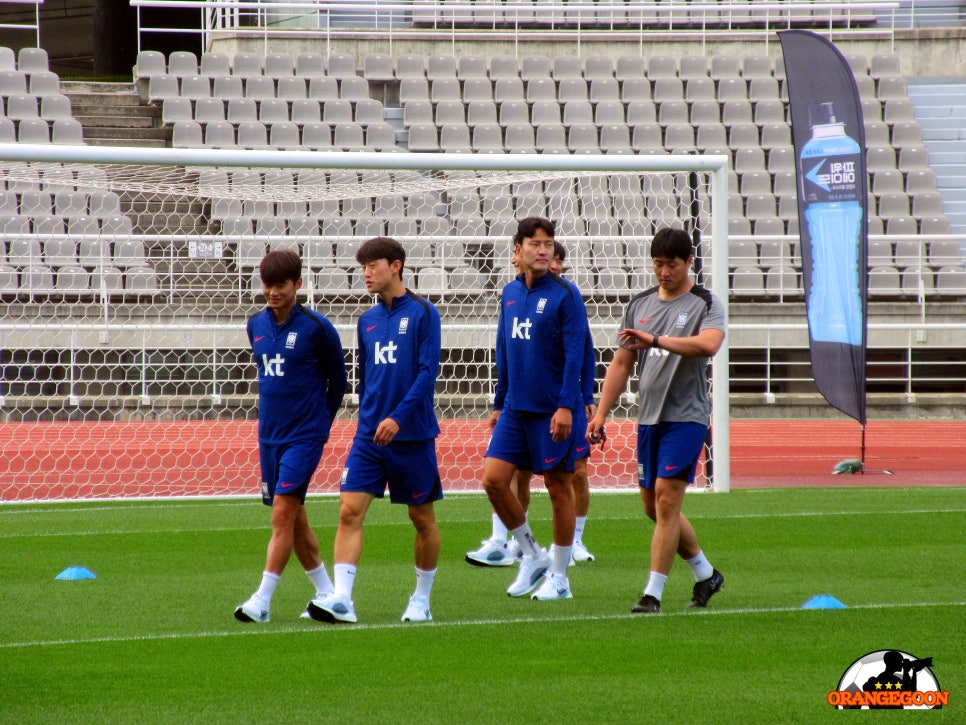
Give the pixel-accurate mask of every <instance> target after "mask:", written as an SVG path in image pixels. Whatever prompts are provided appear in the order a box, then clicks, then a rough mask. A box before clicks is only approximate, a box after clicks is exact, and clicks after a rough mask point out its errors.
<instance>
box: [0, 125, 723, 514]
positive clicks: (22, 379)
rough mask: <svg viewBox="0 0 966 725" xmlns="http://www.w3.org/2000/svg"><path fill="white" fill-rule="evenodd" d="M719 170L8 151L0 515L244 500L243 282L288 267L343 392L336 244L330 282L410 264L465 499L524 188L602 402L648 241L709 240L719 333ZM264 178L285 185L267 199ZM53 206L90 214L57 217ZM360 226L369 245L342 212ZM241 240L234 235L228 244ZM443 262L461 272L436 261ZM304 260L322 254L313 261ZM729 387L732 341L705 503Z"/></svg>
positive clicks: (622, 482) (357, 294) (506, 159)
mask: <svg viewBox="0 0 966 725" xmlns="http://www.w3.org/2000/svg"><path fill="white" fill-rule="evenodd" d="M729 163H730V160H729V159H728V157H727V156H723V155H709V156H694V155H599V154H597V155H590V154H588V155H580V154H482V153H481V154H432V153H415V152H409V153H377V152H311V151H278V150H258V149H256V150H221V149H180V148H164V149H153V148H129V147H93V146H57V145H30V144H3V145H0V181H2V186H3V188H4V189H5V190H6V191H5V193H6V194H7V196H8V198H10V199H11V202H10V203H16V204H17V205H18V206H17V212H18V213H15V214H11V215H7V216H4V217H3V219H2V221H0V231H2V232H3V235H4V237H3V244H2V250H3V252H4V254H5V255H6V259H5V260H0V272H3V273H9V275H11V276H10V280H11V281H9V282H8V283H6V286H2V284H0V295H3V296H4V298H5V299H6V300H7V302H8V304H5V312H4V314H3V316H2V317H0V373H2V375H0V421H2V423H3V425H2V426H0V427H2V428H3V429H5V431H6V436H7V439H8V440H7V442H6V443H5V447H6V449H7V451H8V452H9V453H10V455H7V454H5V456H4V458H5V463H4V464H3V465H2V466H0V502H3V501H15V500H53V499H63V498H104V497H141V496H191V495H238V494H242V493H247V494H252V493H253V492H256V491H257V483H256V477H257V460H256V459H255V457H254V450H255V445H254V427H253V421H254V419H255V418H256V416H257V410H256V406H255V402H256V399H257V398H256V394H257V391H256V389H255V385H254V380H253V378H254V375H253V372H252V370H253V367H252V366H251V364H250V359H248V358H247V357H246V352H247V348H246V341H245V339H244V321H245V317H246V316H247V315H248V314H251V313H252V312H254V311H255V310H256V309H257V308H258V305H259V302H258V299H257V291H258V290H257V286H253V271H254V269H255V267H256V265H257V259H258V258H259V255H260V254H261V253H262V252H263V251H264V250H265V249H268V248H276V247H278V246H286V247H289V248H296V249H298V250H299V251H300V253H301V254H302V257H303V261H304V263H305V265H306V277H307V279H306V285H305V290H306V293H307V302H308V303H309V304H310V305H313V306H315V307H317V309H319V310H320V311H321V312H323V313H324V314H327V315H328V316H330V319H333V322H334V323H335V324H336V327H337V329H338V330H339V331H340V335H341V336H342V341H343V345H344V347H345V349H346V353H347V362H348V363H349V364H350V387H351V386H352V384H353V379H352V376H353V372H352V364H353V361H354V348H355V341H354V334H355V328H354V319H353V318H354V317H355V316H357V314H358V312H359V311H361V310H362V309H364V308H365V307H367V306H368V305H369V304H371V298H369V297H367V296H365V294H364V289H362V288H360V287H358V286H356V287H353V286H352V276H351V275H352V272H351V271H348V272H347V271H346V270H345V269H344V268H338V265H339V263H340V258H339V254H340V250H342V245H348V247H347V249H348V252H347V253H348V255H349V256H348V257H343V258H342V261H343V262H345V260H346V259H349V260H350V263H351V264H352V265H354V261H352V260H351V250H352V247H351V244H352V243H353V242H351V239H352V238H353V237H355V239H356V241H355V242H354V243H355V244H358V242H359V241H361V240H362V239H364V238H366V237H367V236H376V234H373V233H369V232H370V231H371V229H372V228H377V229H379V230H382V232H383V233H387V234H389V235H390V236H397V237H398V238H400V239H401V241H403V243H404V244H405V245H406V246H407V250H409V251H408V252H407V253H408V254H409V255H412V259H410V258H407V265H406V266H407V270H408V271H407V273H408V274H411V275H413V276H412V277H410V278H409V280H410V281H408V282H407V284H408V285H409V286H414V288H415V289H416V291H418V292H421V293H424V294H427V295H428V296H429V297H430V298H431V299H433V300H434V302H437V304H438V306H440V307H441V311H442V313H443V314H442V316H443V337H444V341H443V346H444V358H445V360H444V361H442V364H441V372H440V382H439V384H438V386H437V398H438V400H437V408H438V411H439V414H440V418H441V423H443V424H444V425H443V433H442V435H441V438H440V446H439V447H440V455H441V457H446V459H447V461H446V462H445V464H444V463H441V470H442V471H443V472H444V484H445V485H446V486H447V490H450V491H476V490H479V470H480V466H481V459H480V453H481V450H482V448H483V446H484V444H485V437H486V432H485V430H483V429H484V428H485V423H484V421H485V419H486V417H487V415H488V414H487V411H486V406H487V404H488V403H489V402H491V400H492V398H491V395H492V379H493V370H492V356H491V350H490V348H492V342H493V333H494V331H495V326H496V304H495V302H496V301H497V299H498V294H499V289H500V287H502V284H503V283H504V282H505V281H508V280H509V276H507V275H508V274H509V254H510V236H511V234H512V232H510V233H508V230H509V229H510V228H511V227H512V226H513V221H514V219H515V214H519V216H524V215H527V214H526V213H525V212H524V209H525V208H526V209H531V208H532V207H529V206H526V204H525V203H524V198H527V199H529V196H528V192H529V191H530V190H532V189H534V188H536V189H538V193H537V195H536V196H538V197H539V198H540V199H541V200H542V201H543V203H544V204H545V206H538V207H536V208H538V209H541V210H542V209H546V212H545V215H546V216H549V217H550V218H551V219H554V221H555V222H557V223H558V240H559V241H561V242H563V244H564V246H565V247H566V248H567V249H568V267H567V268H566V270H565V276H570V277H571V278H572V279H573V280H574V281H575V282H576V283H577V285H578V287H580V289H581V292H582V293H583V295H584V297H585V300H586V302H587V307H588V315H589V317H590V321H591V330H592V332H593V333H594V338H595V346H596V348H597V352H598V361H599V362H598V387H599V382H600V378H601V376H602V372H603V369H604V366H605V365H606V362H607V357H606V356H607V354H608V352H610V353H612V351H613V348H614V345H615V340H616V330H617V325H618V323H619V321H620V317H621V313H622V311H623V307H624V305H625V304H626V302H627V299H629V297H630V295H631V294H633V293H634V292H636V291H639V290H640V289H643V288H644V287H645V286H650V284H649V282H648V275H649V272H648V271H647V269H646V268H644V264H646V263H647V262H648V261H649V260H647V259H646V258H645V257H646V256H647V249H648V248H649V247H648V246H647V245H649V242H650V236H651V235H652V233H653V229H654V228H655V227H656V226H659V225H660V224H662V223H676V224H678V225H680V226H683V227H684V228H686V229H688V231H689V232H691V233H692V234H693V236H695V237H696V238H699V239H700V240H701V245H700V247H699V249H698V257H697V259H698V260H699V262H700V263H701V265H702V266H703V270H704V272H701V271H700V270H701V268H700V267H699V269H698V273H699V274H706V272H707V270H709V269H710V277H707V276H704V277H702V281H703V283H704V284H706V285H707V286H708V287H710V288H711V289H712V290H713V291H714V292H715V293H716V294H717V296H718V297H719V298H720V299H721V302H722V304H723V305H725V311H726V313H727V305H728V290H729V269H728V241H727V235H728V213H727V209H728V169H729ZM276 172H282V173H281V174H278V173H276ZM345 172H348V174H349V176H350V177H351V178H352V179H353V181H352V182H351V183H349V185H348V186H346V185H340V184H341V182H340V183H336V177H337V176H339V178H340V179H341V178H342V175H344V173H345ZM279 176H281V177H285V178H286V181H285V182H284V184H282V185H281V186H279V187H273V186H271V183H270V179H272V180H275V179H276V178H277V177H279ZM252 179H254V181H252ZM82 180H83V184H82ZM621 180H630V181H629V182H627V183H625V182H623V181H621ZM273 183H274V181H273ZM628 184H629V185H628ZM627 188H630V189H633V193H632V194H630V195H628V194H625V193H624V191H626V189H627ZM82 189H83V193H81V191H82ZM562 190H565V191H562ZM0 191H3V189H0ZM60 192H64V196H65V198H66V197H67V196H70V192H73V194H74V196H75V197H76V196H78V195H81V196H83V197H84V200H83V201H81V202H80V206H79V207H77V208H75V209H74V210H70V209H67V208H66V207H65V208H63V209H61V208H60V204H61V193H60ZM491 192H493V193H491ZM496 192H500V194H503V195H504V196H500V195H499V194H497V193H496ZM506 194H509V196H510V199H511V202H510V203H509V206H507V207H506V208H504V209H503V210H502V211H501V210H499V209H498V208H497V207H496V206H494V204H496V203H497V202H498V200H499V199H503V198H505V195H506ZM105 195H106V196H107V199H108V203H107V207H108V210H107V211H106V212H104V213H103V215H100V216H98V215H97V214H95V209H94V206H95V198H96V199H97V204H101V203H102V202H103V201H104V198H105ZM35 196H36V197H40V198H41V202H42V204H46V205H47V207H44V208H49V209H50V214H49V215H46V214H44V215H35V216H29V223H27V222H26V221H24V219H25V218H27V217H28V212H27V211H26V204H27V203H28V199H29V201H30V203H33V201H34V197H35ZM625 196H633V197H634V200H635V201H634V203H635V204H638V206H639V208H637V209H635V210H634V212H633V214H628V215H627V217H628V218H625V215H624V214H623V213H622V212H619V211H618V204H619V203H620V202H621V201H622V200H623V198H624V197H625ZM394 197H398V198H399V200H400V201H399V202H398V203H396V201H394V199H393V198H394ZM416 197H420V198H421V199H422V202H423V203H425V202H426V198H428V199H429V201H430V204H429V206H428V207H425V206H424V207H423V211H422V212H421V213H422V214H424V216H423V217H417V216H412V217H411V216H410V209H409V207H408V206H406V207H405V209H404V208H403V206H404V204H403V201H402V200H403V199H405V200H406V201H405V203H406V204H409V202H410V200H413V199H416ZM424 197H425V198H424ZM491 197H492V198H491ZM603 197H606V204H605V203H603V202H602V198H603ZM466 198H468V199H469V201H470V203H472V204H475V205H476V206H474V207H473V208H474V212H473V214H474V215H476V216H479V218H480V221H481V223H480V225H479V226H474V225H473V224H472V223H470V224H463V222H464V219H463V218H462V217H459V218H458V216H457V212H456V204H457V202H458V201H459V200H462V199H466ZM360 199H361V200H362V201H361V202H360V203H359V204H357V203H356V200H360ZM494 199H497V202H495V201H494ZM433 201H435V204H433V203H432V202H433ZM390 202H392V203H390ZM63 203H64V204H65V205H66V204H68V203H71V202H69V201H64V202H63ZM527 203H529V201H527ZM652 204H653V205H657V206H652ZM662 204H663V206H660V205H662ZM360 205H361V207H364V208H365V209H366V211H365V212H364V213H362V216H365V219H366V220H369V219H374V220H375V227H372V226H371V225H364V224H363V223H362V221H361V220H360V218H357V217H356V216H355V212H352V213H350V211H349V210H350V208H353V209H355V208H357V207H359V206H360ZM689 208H690V210H691V211H692V212H693V213H694V216H693V218H690V219H689V218H688V213H689V211H688V210H689ZM477 209H478V210H479V214H477V211H476V210H477ZM494 209H496V210H495V211H494ZM597 209H599V210H600V211H595V210H597ZM239 210H240V211H241V212H242V213H240V214H238V213H236V212H238V211H239ZM265 210H268V211H267V212H266V211H265ZM387 210H389V211H387ZM488 210H489V216H488ZM397 213H398V217H397V216H396V214H397ZM383 214H388V215H389V216H391V217H392V221H393V222H395V221H396V220H397V219H398V221H399V222H400V223H399V224H398V225H395V224H390V223H389V222H388V221H387V219H388V218H389V217H385V218H383V217H382V216H381V215H383ZM413 214H414V215H415V212H413ZM597 214H599V215H600V217H599V218H597V217H596V216H595V215H597ZM47 216H52V217H54V219H53V220H52V222H51V220H49V219H47ZM8 217H9V218H8ZM118 217H127V220H125V219H120V220H118ZM303 217H304V218H305V219H307V220H308V221H309V224H308V225H306V224H303V223H301V222H302V221H303V219H302V218H303ZM571 217H573V220H576V221H579V224H575V223H569V222H571V221H573V220H571ZM91 218H93V220H92V219H91ZM343 218H344V220H348V221H351V224H350V226H348V227H345V228H348V229H352V230H353V231H352V232H349V233H348V235H349V236H346V235H347V233H346V232H345V231H338V229H339V228H338V227H329V226H327V225H328V223H329V222H333V221H339V220H341V219H343ZM434 218H435V220H443V221H441V222H440V223H439V224H436V223H435V221H434ZM186 219H187V220H191V221H190V224H189V223H188V222H186V221H184V220H186ZM239 219H240V220H241V223H242V224H243V225H247V226H246V227H245V229H246V230H247V231H244V230H243V231H237V230H235V231H232V228H233V227H232V225H234V224H236V223H238V220H239ZM273 219H274V220H275V221H272V220H273ZM279 219H281V221H278V220H279ZM80 220H87V222H88V224H87V225H86V226H82V224H81V221H80ZM470 221H471V222H475V217H474V218H473V219H470ZM8 222H9V223H10V224H15V223H20V224H21V226H19V227H8V226H4V225H5V224H7V223H8ZM604 222H607V223H608V224H610V222H614V224H612V225H610V226H606V225H604ZM115 223H117V225H116V226H115ZM263 223H264V226H262V224H263ZM49 224H52V226H44V225H49ZM75 224H76V226H75ZM109 225H110V229H109ZM604 229H611V230H612V231H611V232H609V233H608V232H605V231H602V230H604ZM333 230H335V231H333ZM363 230H366V231H363ZM394 230H396V231H394ZM398 230H402V231H398ZM628 230H632V231H628ZM252 240H254V244H255V249H254V251H252V250H249V253H250V255H251V256H250V257H248V258H245V252H244V248H245V244H248V243H250V242H252ZM453 245H456V246H455V247H454V246H453ZM15 248H16V254H15ZM454 248H456V249H458V250H459V251H458V252H456V256H457V257H458V260H457V261H456V262H453V260H452V259H451V258H448V257H446V256H445V255H448V254H452V252H451V250H452V249H454ZM318 249H323V250H324V252H323V253H321V256H313V255H316V254H317V251H316V250H318ZM65 250H66V251H65ZM92 250H94V251H92ZM333 250H335V251H334V252H333ZM614 250H619V251H614ZM342 251H345V250H342ZM85 253H86V255H87V257H86V258H85V256H84V255H85ZM333 254H334V255H335V256H334V261H333V256H332V255H333ZM595 254H596V257H594V256H593V255H595ZM18 255H19V256H18ZM58 255H59V256H58ZM91 255H94V256H91ZM97 255H100V256H99V257H98V256H97ZM125 255H132V258H131V259H128V258H127V257H126V256H125ZM460 255H465V256H460ZM632 258H633V259H632ZM595 260H596V261H595ZM638 260H639V262H640V264H639V263H638ZM330 266H332V267H337V268H338V269H334V270H330V269H329V267H330ZM345 266H347V265H343V267H345ZM696 266H697V265H696ZM7 271H9V272H7ZM330 271H334V272H335V276H329V272H330ZM464 274H465V275H466V277H465V278H464V277H463V276H461V275H464ZM417 275H418V276H417ZM77 279H79V280H80V282H79V283H77V284H76V286H75V282H76V280H77ZM615 279H619V280H620V282H619V283H617V284H616V286H615V283H614V280H615ZM466 280H469V281H466ZM414 281H415V282H416V284H415V285H413V282H414ZM0 282H2V281H0ZM728 370H729V357H728V344H727V342H726V344H725V345H724V346H723V347H722V349H721V351H720V352H719V353H718V355H716V356H715V358H714V359H713V362H712V375H711V377H712V430H713V433H714V442H713V446H712V449H711V450H713V454H709V456H708V457H707V459H706V461H705V462H704V464H703V466H702V470H701V472H700V474H701V484H700V485H699V486H697V487H696V488H699V489H712V490H714V491H728V490H729V489H730V456H729V405H728V392H729V390H728ZM612 415H613V423H614V425H615V427H616V428H617V431H616V432H617V433H619V434H620V433H622V432H623V433H624V435H617V436H614V438H613V439H612V442H611V443H610V444H609V447H608V448H607V449H606V450H605V451H604V452H603V454H601V453H599V452H595V453H594V454H593V456H592V459H591V467H590V471H591V485H592V486H594V487H597V488H620V487H631V486H633V485H634V482H635V476H634V475H633V472H634V471H635V470H636V467H635V466H634V459H635V451H634V443H633V436H632V435H630V433H629V431H630V430H631V429H634V430H636V428H634V424H633V421H634V417H635V405H634V401H633V396H632V395H631V394H630V393H629V394H628V395H626V396H625V397H624V398H623V399H622V401H621V404H620V406H619V408H618V409H615V411H614V412H613V414H612ZM354 416H355V407H354V405H353V401H352V400H351V399H350V400H349V401H348V405H347V407H346V410H345V411H344V412H342V413H340V416H339V417H340V419H344V420H341V424H342V425H341V427H340V428H339V429H338V430H336V429H334V430H333V439H332V440H331V441H330V446H329V447H328V448H327V451H326V457H325V458H324V459H323V467H325V466H326V465H328V466H331V467H333V468H337V467H338V465H341V460H342V458H343V457H344V451H345V450H346V449H347V446H348V442H349V440H350V439H351V430H352V428H354ZM199 422H200V423H203V424H204V425H203V427H198V426H197V425H196V424H197V423H199ZM228 429H230V430H228ZM226 431H227V432H226ZM609 432H610V430H609ZM166 437H169V438H167V439H166ZM14 451H17V452H16V453H14ZM340 451H341V453H340ZM340 456H341V457H340ZM711 461H713V466H711V465H708V464H709V462H711ZM712 468H713V475H712V473H711V471H712ZM318 480H319V481H320V484H321V485H319V486H315V487H313V491H316V492H319V491H334V490H337V480H338V471H337V470H333V471H324V472H323V471H322V470H321V467H320V473H319V474H318Z"/></svg>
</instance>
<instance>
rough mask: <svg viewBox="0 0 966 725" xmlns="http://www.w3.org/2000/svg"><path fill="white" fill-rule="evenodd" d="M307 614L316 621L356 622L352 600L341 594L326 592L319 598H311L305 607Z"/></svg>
mask: <svg viewBox="0 0 966 725" xmlns="http://www.w3.org/2000/svg"><path fill="white" fill-rule="evenodd" d="M306 611H307V612H308V613H309V616H310V617H312V619H314V620H315V621H317V622H328V623H329V624H335V623H336V622H358V621H359V620H358V618H357V617H356V610H355V608H354V607H353V605H352V602H351V601H350V600H348V599H346V598H345V597H343V596H342V595H341V594H326V595H325V596H323V597H322V598H321V599H313V600H312V601H311V602H309V606H308V608H307V609H306Z"/></svg>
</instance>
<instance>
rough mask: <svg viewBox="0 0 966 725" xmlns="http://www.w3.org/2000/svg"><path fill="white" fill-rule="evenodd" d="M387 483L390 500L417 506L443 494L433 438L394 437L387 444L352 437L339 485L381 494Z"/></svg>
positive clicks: (384, 491)
mask: <svg viewBox="0 0 966 725" xmlns="http://www.w3.org/2000/svg"><path fill="white" fill-rule="evenodd" d="M387 485H388V486H389V500H390V501H391V502H392V503H403V504H406V505H407V506H420V505H422V504H424V503H426V502H427V501H438V500H439V499H441V498H443V486H442V484H441V483H440V480H439V464H438V463H437V461H436V439H435V438H429V439H427V440H423V441H398V442H397V441H393V442H392V443H390V444H389V445H388V446H378V445H376V444H375V443H373V442H372V441H370V440H366V439H364V438H356V439H355V440H353V441H352V449H351V450H350V451H349V456H348V457H347V458H346V461H345V468H343V469H342V480H341V482H340V485H339V489H340V490H341V491H346V492H355V493H369V494H372V495H373V496H375V497H376V498H382V497H383V496H384V495H385V493H386V486H387Z"/></svg>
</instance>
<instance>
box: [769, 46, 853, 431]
mask: <svg viewBox="0 0 966 725" xmlns="http://www.w3.org/2000/svg"><path fill="white" fill-rule="evenodd" d="M778 36H779V39H780V41H781V48H782V55H783V57H784V59H785V76H786V88H787V90H788V100H789V106H790V109H791V123H792V140H793V141H794V144H795V157H796V159H798V163H797V165H796V171H797V177H798V221H799V230H800V231H799V233H800V238H801V254H802V283H803V288H804V290H805V310H806V314H807V317H808V335H809V350H810V354H811V360H812V377H813V378H814V379H815V385H816V387H817V388H818V390H819V392H820V393H821V394H822V395H823V396H824V397H825V399H826V400H827V401H828V402H829V403H830V404H831V405H832V406H834V407H835V408H838V409H839V410H840V411H842V412H843V413H845V414H846V415H849V416H851V417H852V418H855V419H856V420H857V421H859V422H860V423H862V424H863V425H865V422H866V418H865V357H866V342H867V325H866V320H867V314H868V276H867V271H866V270H867V268H868V256H869V252H868V246H869V243H868V240H869V235H868V221H867V219H868V217H867V210H866V206H867V203H868V177H867V175H866V157H865V127H864V125H863V121H862V104H861V101H860V99H859V91H858V88H857V87H856V84H855V78H854V77H853V76H852V70H851V68H850V67H849V64H848V62H847V61H846V60H845V58H844V57H843V56H842V54H841V53H840V52H839V51H838V49H836V48H835V46H834V45H832V44H831V43H830V42H829V41H828V40H826V39H825V38H823V37H822V36H820V35H817V34H815V33H812V32H809V31H805V30H788V31H783V32H780V33H779V34H778Z"/></svg>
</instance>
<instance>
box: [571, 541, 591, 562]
mask: <svg viewBox="0 0 966 725" xmlns="http://www.w3.org/2000/svg"><path fill="white" fill-rule="evenodd" d="M594 558H595V557H594V555H593V554H591V553H590V551H588V550H587V547H586V546H584V542H583V541H576V542H574V553H573V554H571V557H570V561H572V562H573V561H593V560H594Z"/></svg>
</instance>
